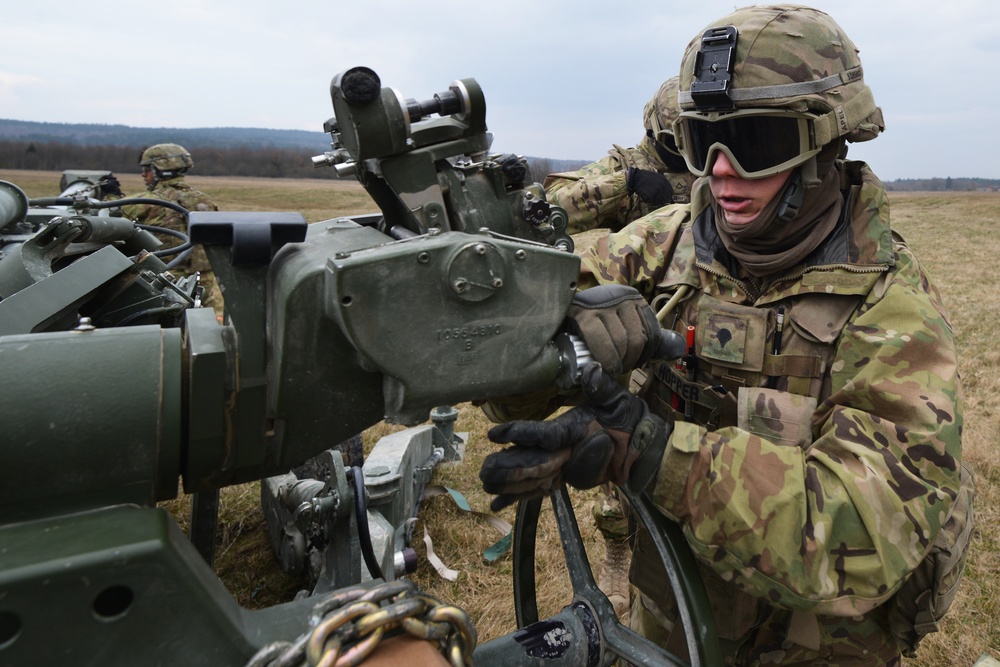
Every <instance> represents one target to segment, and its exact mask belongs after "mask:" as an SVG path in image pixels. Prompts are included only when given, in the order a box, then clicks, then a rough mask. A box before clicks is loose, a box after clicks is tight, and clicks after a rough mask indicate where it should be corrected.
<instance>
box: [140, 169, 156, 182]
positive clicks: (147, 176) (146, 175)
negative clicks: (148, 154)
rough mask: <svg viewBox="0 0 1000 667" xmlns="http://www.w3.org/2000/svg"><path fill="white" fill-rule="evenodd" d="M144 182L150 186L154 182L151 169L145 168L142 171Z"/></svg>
mask: <svg viewBox="0 0 1000 667" xmlns="http://www.w3.org/2000/svg"><path fill="white" fill-rule="evenodd" d="M142 180H143V181H144V182H145V183H146V185H149V184H150V183H152V182H153V170H152V169H150V168H149V167H144V168H143V170H142Z"/></svg>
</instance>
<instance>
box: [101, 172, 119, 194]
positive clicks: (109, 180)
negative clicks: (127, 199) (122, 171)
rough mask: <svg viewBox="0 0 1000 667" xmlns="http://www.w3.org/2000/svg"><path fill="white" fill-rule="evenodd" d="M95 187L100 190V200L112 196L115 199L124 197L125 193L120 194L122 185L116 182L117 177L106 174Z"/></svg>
mask: <svg viewBox="0 0 1000 667" xmlns="http://www.w3.org/2000/svg"><path fill="white" fill-rule="evenodd" d="M97 185H98V186H99V187H100V189H101V198H104V197H107V196H108V195H114V196H115V197H124V196H125V193H124V192H122V184H121V183H120V182H119V181H118V177H116V176H115V175H114V174H108V175H107V176H105V177H104V178H102V179H101V180H100V181H99V182H98V184H97Z"/></svg>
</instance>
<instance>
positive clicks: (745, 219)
mask: <svg viewBox="0 0 1000 667" xmlns="http://www.w3.org/2000/svg"><path fill="white" fill-rule="evenodd" d="M792 171H793V169H789V170H787V171H782V172H780V173H777V174H774V175H773V176H767V177H765V178H754V179H749V178H743V177H742V176H740V175H739V174H738V173H737V172H736V170H735V169H734V168H733V164H732V163H731V162H730V161H729V158H727V157H726V154H725V153H723V152H722V151H716V153H715V162H714V163H712V171H711V173H710V175H709V177H708V185H709V187H710V188H711V190H712V196H713V197H715V200H716V201H717V202H719V206H720V207H721V208H722V211H723V214H724V215H725V216H726V222H728V223H729V224H731V225H746V224H749V223H751V222H753V221H754V220H756V219H757V216H758V215H760V212H761V211H762V210H763V209H764V207H765V206H767V204H768V202H770V201H771V200H772V199H774V197H775V196H776V195H777V194H778V192H780V191H781V189H782V188H783V187H785V183H786V182H788V177H789V176H791V175H792Z"/></svg>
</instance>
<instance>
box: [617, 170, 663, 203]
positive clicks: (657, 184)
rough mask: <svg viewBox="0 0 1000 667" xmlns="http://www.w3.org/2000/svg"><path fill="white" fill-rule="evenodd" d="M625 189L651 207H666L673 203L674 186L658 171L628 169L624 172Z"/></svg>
mask: <svg viewBox="0 0 1000 667" xmlns="http://www.w3.org/2000/svg"><path fill="white" fill-rule="evenodd" d="M625 187H626V188H628V191H629V192H631V193H632V194H634V195H636V196H638V197H639V199H641V200H642V201H644V202H645V203H647V204H649V205H651V206H666V205H667V204H671V203H673V201H674V186H673V185H671V184H670V181H669V180H667V177H666V176H664V175H663V174H661V173H660V172H658V171H649V170H647V169H636V168H635V167H629V168H628V170H627V171H626V172H625Z"/></svg>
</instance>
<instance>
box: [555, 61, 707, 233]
mask: <svg viewBox="0 0 1000 667" xmlns="http://www.w3.org/2000/svg"><path fill="white" fill-rule="evenodd" d="M679 112H680V109H678V107H677V77H674V78H672V79H668V80H666V81H664V82H663V84H662V85H661V86H660V88H659V89H658V90H657V91H656V94H655V95H653V98H652V99H651V100H649V102H647V103H646V106H645V108H644V109H643V111H642V123H643V126H644V127H645V128H646V134H645V135H644V136H643V137H642V140H641V141H640V142H639V143H638V145H636V146H635V147H633V148H622V147H621V146H618V145H615V146H614V147H613V148H612V149H611V150H610V151H608V156H607V157H605V158H602V159H600V160H598V161H597V162H594V163H593V164H589V165H587V166H586V167H583V168H582V169H580V170H578V171H572V172H563V173H557V174H549V175H548V176H547V177H546V178H545V183H544V187H545V194H546V197H547V199H548V200H549V202H550V203H551V204H554V205H556V206H561V207H562V208H564V209H566V214H567V216H568V217H569V223H568V226H567V229H568V231H569V233H570V234H576V233H578V232H582V231H586V230H588V229H596V228H598V227H608V228H610V229H612V230H614V231H618V230H620V229H621V228H622V227H624V226H625V225H626V224H628V223H629V222H632V221H633V220H635V219H637V218H640V217H642V216H644V215H646V214H648V213H651V212H652V211H655V210H656V209H658V208H660V207H661V206H666V205H667V204H682V203H687V202H688V201H690V194H691V183H692V182H693V181H694V177H693V176H691V174H690V173H688V170H687V165H686V164H685V163H684V158H682V157H681V155H680V153H679V152H678V151H677V145H676V143H674V133H673V122H674V120H675V119H676V118H677V114H678V113H679Z"/></svg>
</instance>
